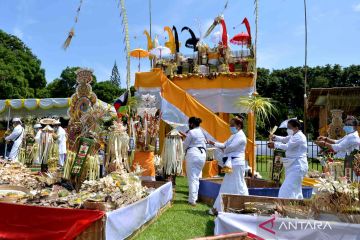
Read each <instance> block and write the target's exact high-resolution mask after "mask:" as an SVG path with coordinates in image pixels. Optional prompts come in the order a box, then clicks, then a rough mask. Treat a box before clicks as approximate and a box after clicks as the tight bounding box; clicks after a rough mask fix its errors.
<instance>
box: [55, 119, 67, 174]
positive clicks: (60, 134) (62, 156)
mask: <svg viewBox="0 0 360 240" xmlns="http://www.w3.org/2000/svg"><path fill="white" fill-rule="evenodd" d="M60 124H61V123H60V121H59V120H56V121H55V123H54V131H55V132H56V135H57V144H58V146H59V165H60V166H61V167H63V166H64V164H65V160H66V132H65V130H64V129H63V128H62V127H61V126H60Z"/></svg>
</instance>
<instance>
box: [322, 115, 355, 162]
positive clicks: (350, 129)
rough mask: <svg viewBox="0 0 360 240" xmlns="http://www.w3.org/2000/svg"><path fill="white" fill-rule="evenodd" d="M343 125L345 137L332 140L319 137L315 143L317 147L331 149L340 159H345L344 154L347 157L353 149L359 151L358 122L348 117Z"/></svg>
mask: <svg viewBox="0 0 360 240" xmlns="http://www.w3.org/2000/svg"><path fill="white" fill-rule="evenodd" d="M344 123H345V126H344V127H343V129H344V131H345V133H346V135H345V136H344V137H343V138H341V139H339V140H334V139H330V138H328V137H324V136H320V137H318V141H317V142H316V143H317V145H319V146H320V147H327V148H329V149H332V150H334V151H335V152H336V153H337V156H342V157H345V155H346V154H347V155H349V154H350V153H351V152H352V151H354V150H355V149H357V150H359V147H360V138H359V133H358V131H357V126H358V125H359V122H358V120H357V119H356V118H355V117H353V116H348V117H347V118H346V119H345V121H344Z"/></svg>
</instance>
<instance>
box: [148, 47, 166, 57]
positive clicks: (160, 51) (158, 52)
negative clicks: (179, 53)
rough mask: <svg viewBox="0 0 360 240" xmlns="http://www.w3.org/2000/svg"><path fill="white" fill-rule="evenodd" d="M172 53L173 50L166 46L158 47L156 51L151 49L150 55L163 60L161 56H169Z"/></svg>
mask: <svg viewBox="0 0 360 240" xmlns="http://www.w3.org/2000/svg"><path fill="white" fill-rule="evenodd" d="M170 53H171V50H170V49H169V48H167V47H164V46H157V47H156V48H154V49H151V51H150V54H151V55H155V56H156V57H159V58H160V59H161V56H163V55H169V54H170Z"/></svg>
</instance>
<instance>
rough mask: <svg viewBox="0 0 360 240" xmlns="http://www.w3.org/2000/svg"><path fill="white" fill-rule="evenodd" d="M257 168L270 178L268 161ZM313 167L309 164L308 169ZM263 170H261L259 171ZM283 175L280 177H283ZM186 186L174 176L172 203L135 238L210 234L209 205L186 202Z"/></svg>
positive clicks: (182, 237) (211, 229)
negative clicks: (195, 204) (174, 190)
mask: <svg viewBox="0 0 360 240" xmlns="http://www.w3.org/2000/svg"><path fill="white" fill-rule="evenodd" d="M257 164H258V165H257V168H258V171H259V173H260V174H261V175H262V177H263V178H264V179H269V178H270V172H269V169H270V168H268V165H267V164H269V163H266V161H258V162H257ZM312 168H314V166H313V165H312V164H309V169H312ZM261 170H263V171H261ZM284 175H285V174H283V176H282V178H284ZM187 196H188V186H187V180H186V178H185V177H177V178H176V195H175V199H174V204H173V206H172V207H171V208H169V209H168V210H166V211H165V212H164V213H163V214H162V215H161V216H160V217H159V218H158V219H157V220H156V221H155V222H154V223H153V224H151V225H150V226H149V227H148V228H147V229H145V231H143V232H142V233H140V234H139V235H138V236H137V237H136V238H135V239H144V240H145V239H146V240H149V239H150V240H151V239H154V240H155V239H156V240H158V239H171V240H176V239H190V238H195V237H204V236H212V235H213V231H214V226H215V225H214V217H213V216H210V215H208V214H207V211H208V210H209V207H208V206H207V205H205V204H201V203H199V204H198V205H197V206H196V207H192V206H190V205H188V204H187Z"/></svg>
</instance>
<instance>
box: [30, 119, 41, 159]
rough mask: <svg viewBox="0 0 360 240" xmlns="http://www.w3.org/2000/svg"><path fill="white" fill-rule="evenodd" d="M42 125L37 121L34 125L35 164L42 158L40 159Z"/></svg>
mask: <svg viewBox="0 0 360 240" xmlns="http://www.w3.org/2000/svg"><path fill="white" fill-rule="evenodd" d="M41 128H42V126H41V124H40V123H37V124H35V125H34V133H35V137H34V140H35V143H34V145H33V150H32V151H33V159H34V162H33V163H34V164H40V160H39V144H40V137H41V132H42V130H41Z"/></svg>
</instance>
